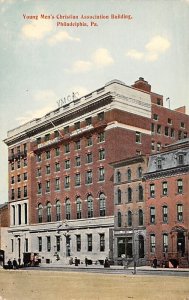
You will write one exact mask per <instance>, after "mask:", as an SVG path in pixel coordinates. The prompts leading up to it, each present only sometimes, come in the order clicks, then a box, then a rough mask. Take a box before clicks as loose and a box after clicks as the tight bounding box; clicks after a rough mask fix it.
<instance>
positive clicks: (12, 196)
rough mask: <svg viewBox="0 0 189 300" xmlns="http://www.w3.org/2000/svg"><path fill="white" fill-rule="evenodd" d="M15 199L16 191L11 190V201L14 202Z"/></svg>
mask: <svg viewBox="0 0 189 300" xmlns="http://www.w3.org/2000/svg"><path fill="white" fill-rule="evenodd" d="M14 197H15V195H14V189H12V190H11V200H14Z"/></svg>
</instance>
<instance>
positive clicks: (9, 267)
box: [7, 258, 12, 270]
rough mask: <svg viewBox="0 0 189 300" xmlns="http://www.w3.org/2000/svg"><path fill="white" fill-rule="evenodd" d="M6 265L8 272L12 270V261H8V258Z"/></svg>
mask: <svg viewBox="0 0 189 300" xmlns="http://www.w3.org/2000/svg"><path fill="white" fill-rule="evenodd" d="M7 265H8V269H9V270H10V269H12V261H11V260H10V258H9V260H8V262H7Z"/></svg>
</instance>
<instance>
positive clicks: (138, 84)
mask: <svg viewBox="0 0 189 300" xmlns="http://www.w3.org/2000/svg"><path fill="white" fill-rule="evenodd" d="M131 87H134V88H136V89H138V90H142V91H145V92H151V85H150V84H149V83H148V81H146V80H144V78H143V77H139V79H138V80H137V81H135V83H134V84H133V85H132V86H131Z"/></svg>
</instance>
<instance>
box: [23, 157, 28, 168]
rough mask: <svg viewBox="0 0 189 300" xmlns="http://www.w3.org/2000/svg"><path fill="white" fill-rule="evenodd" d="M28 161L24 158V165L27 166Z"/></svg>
mask: <svg viewBox="0 0 189 300" xmlns="http://www.w3.org/2000/svg"><path fill="white" fill-rule="evenodd" d="M27 164H28V161H27V158H24V167H27Z"/></svg>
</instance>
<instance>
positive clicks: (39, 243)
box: [38, 236, 42, 252]
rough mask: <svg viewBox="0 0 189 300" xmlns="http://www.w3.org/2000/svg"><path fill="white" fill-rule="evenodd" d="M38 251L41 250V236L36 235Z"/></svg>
mask: <svg viewBox="0 0 189 300" xmlns="http://www.w3.org/2000/svg"><path fill="white" fill-rule="evenodd" d="M38 251H39V252H41V251H42V237H41V236H38Z"/></svg>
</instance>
